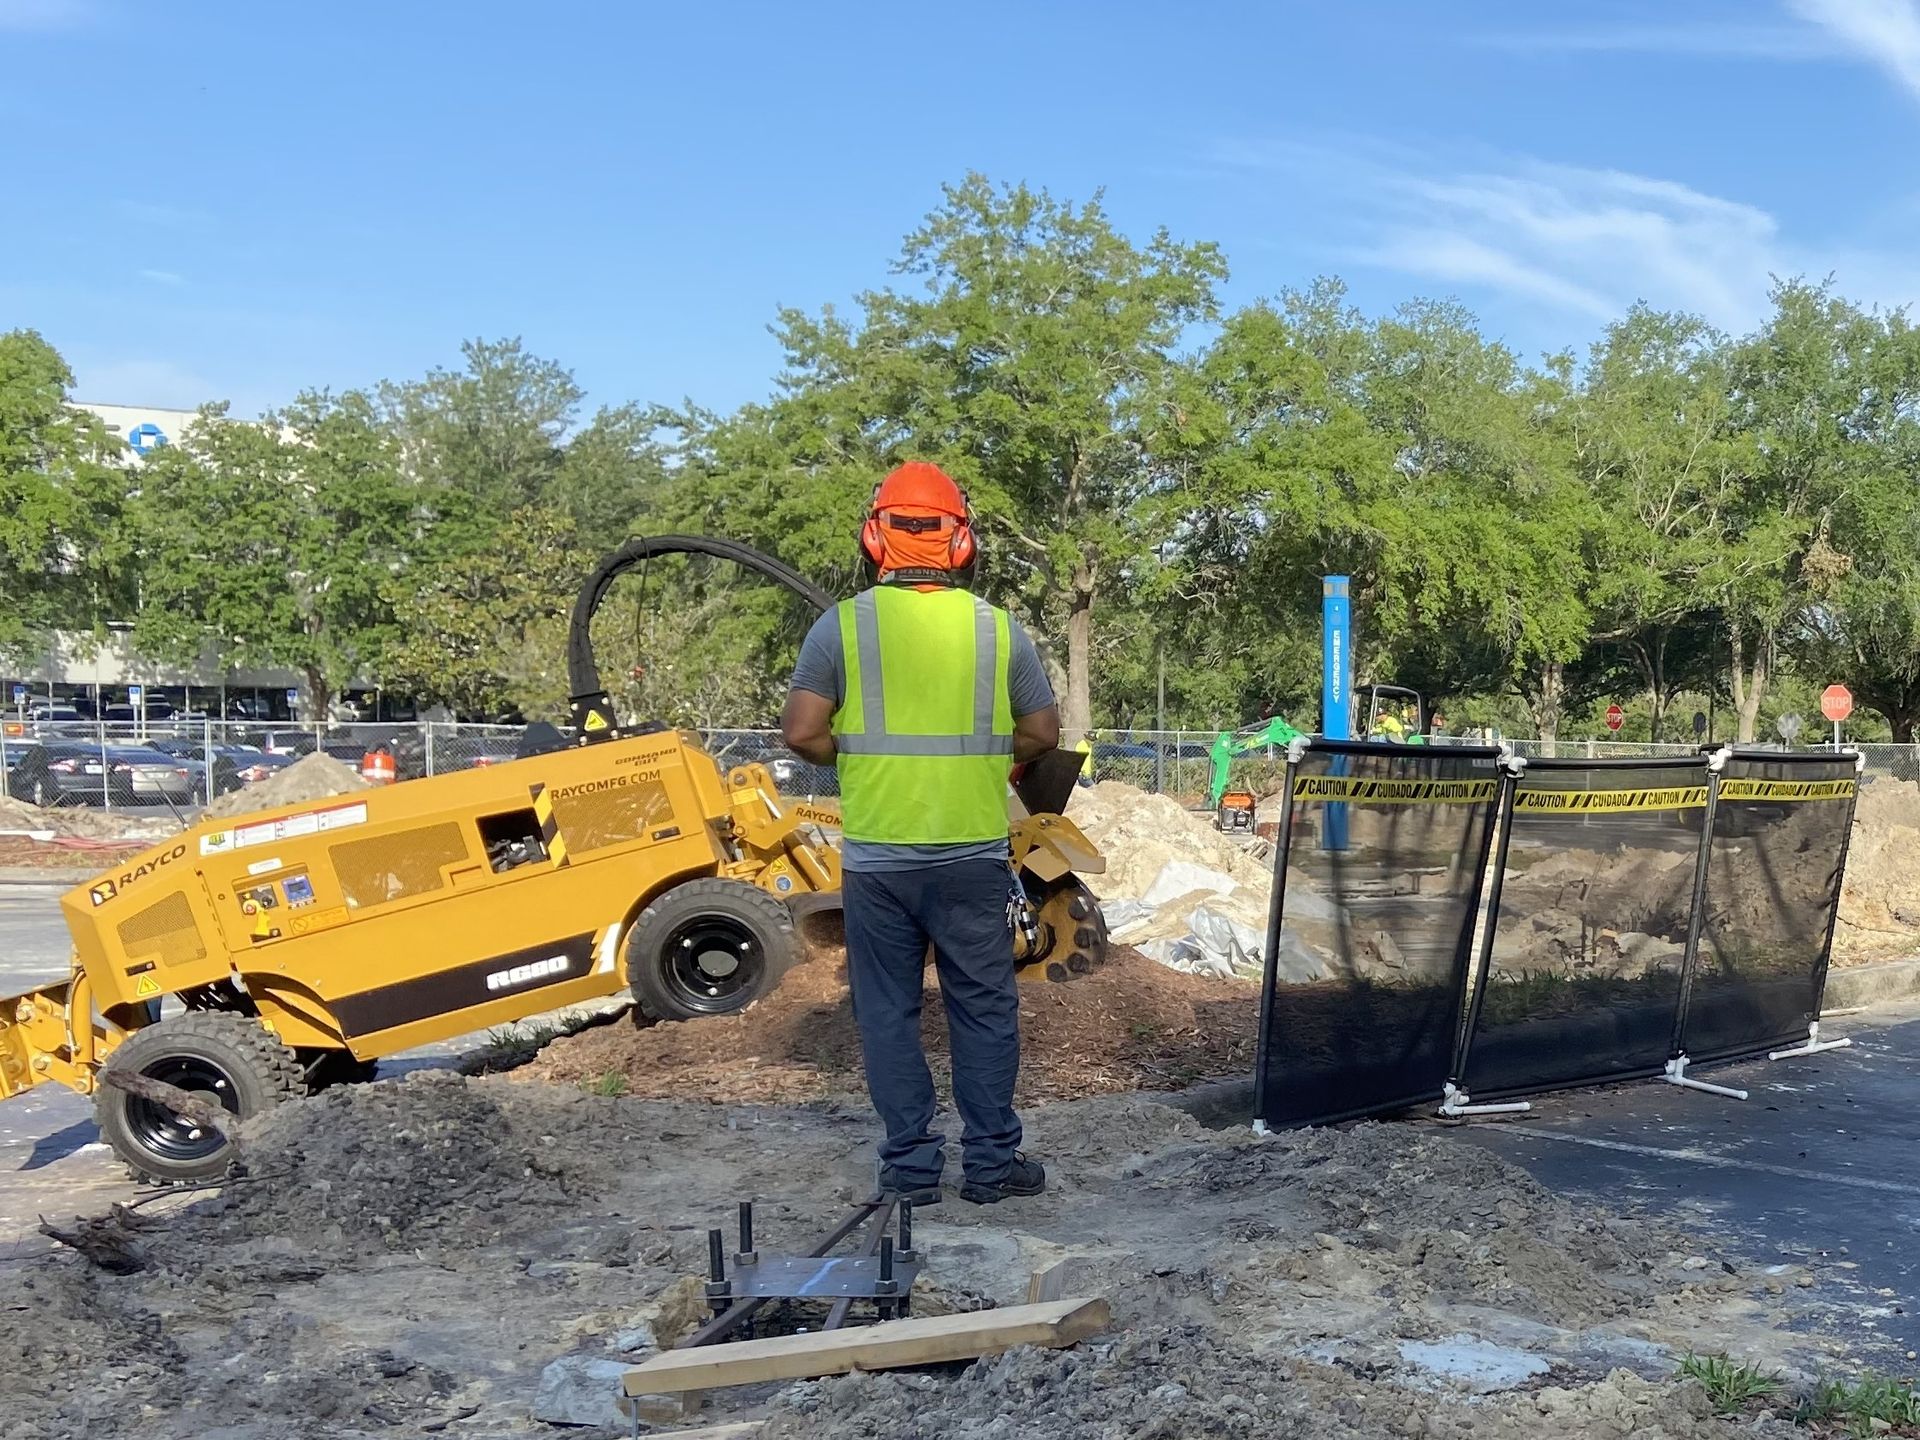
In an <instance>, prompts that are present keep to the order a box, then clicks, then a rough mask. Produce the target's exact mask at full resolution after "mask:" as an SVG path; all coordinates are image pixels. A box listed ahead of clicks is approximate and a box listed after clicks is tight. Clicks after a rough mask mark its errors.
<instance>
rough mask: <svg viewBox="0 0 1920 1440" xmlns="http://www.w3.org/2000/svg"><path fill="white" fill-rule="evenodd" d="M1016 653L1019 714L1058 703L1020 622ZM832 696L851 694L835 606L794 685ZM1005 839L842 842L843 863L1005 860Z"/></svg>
mask: <svg viewBox="0 0 1920 1440" xmlns="http://www.w3.org/2000/svg"><path fill="white" fill-rule="evenodd" d="M1007 629H1008V633H1009V635H1010V636H1011V637H1012V640H1013V653H1012V654H1011V655H1010V656H1008V657H1007V698H1008V700H1009V701H1011V702H1012V707H1013V713H1014V716H1015V718H1018V717H1019V716H1022V715H1031V714H1033V713H1034V711H1036V710H1045V709H1046V708H1047V707H1048V706H1050V705H1052V704H1053V686H1052V685H1051V684H1050V683H1049V682H1048V680H1047V672H1046V670H1045V668H1044V667H1043V666H1042V665H1041V664H1040V655H1039V652H1038V651H1036V650H1035V649H1034V648H1033V641H1032V640H1031V639H1029V638H1028V636H1027V632H1026V631H1025V630H1022V629H1021V628H1020V626H1019V624H1018V623H1017V622H1014V621H1009V622H1008V626H1007ZM792 688H794V689H795V690H805V691H807V692H809V693H810V694H814V695H819V696H822V697H824V698H825V699H828V700H831V701H832V702H833V704H834V707H835V708H836V709H837V708H839V706H840V703H841V702H842V701H843V700H845V699H846V696H847V656H846V651H845V648H844V647H843V646H842V645H841V643H840V617H839V615H838V614H836V613H835V612H834V611H832V610H829V611H828V612H827V613H826V614H824V615H822V616H821V617H820V618H819V619H818V620H816V621H815V622H814V625H813V628H812V629H811V630H809V631H808V632H807V638H806V640H805V641H803V642H802V643H801V646H800V658H799V660H798V661H797V662H796V663H795V664H794V667H793V687H792ZM1006 855H1007V842H1006V841H1005V840H978V841H968V842H966V843H964V844H959V845H889V844H886V843H884V842H880V841H874V840H842V841H841V842H840V863H841V865H842V867H843V868H845V869H848V870H861V871H867V872H869V873H872V872H876V871H882V870H919V869H922V868H924V867H925V866H928V865H952V864H954V863H956V862H957V861H961V860H981V859H988V860H993V859H1005V858H1006Z"/></svg>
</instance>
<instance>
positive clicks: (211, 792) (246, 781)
mask: <svg viewBox="0 0 1920 1440" xmlns="http://www.w3.org/2000/svg"><path fill="white" fill-rule="evenodd" d="M151 748H153V749H155V750H158V751H160V752H162V753H163V754H167V755H171V756H173V757H174V758H175V759H176V760H178V761H179V762H180V763H181V764H182V765H185V766H186V767H187V769H188V770H189V771H191V772H192V776H193V798H194V799H195V800H196V801H197V802H199V803H200V804H203V805H204V804H206V803H207V802H208V801H210V800H212V799H213V798H214V797H215V796H219V795H230V794H232V793H233V792H234V791H235V790H238V789H239V788H240V787H241V786H242V785H251V784H253V783H254V782H256V781H259V780H264V779H266V778H267V777H268V776H269V775H272V774H275V773H276V772H278V771H281V770H284V769H286V768H287V766H289V765H291V764H292V763H293V756H291V755H269V754H268V753H267V752H266V751H265V750H260V749H256V748H255V747H254V746H252V745H216V746H214V747H213V784H212V785H211V786H209V785H208V784H207V752H206V747H205V746H204V745H203V744H202V743H201V742H200V741H198V740H193V739H189V738H186V737H184V736H161V737H160V738H158V739H156V740H154V741H153V742H152V747H151Z"/></svg>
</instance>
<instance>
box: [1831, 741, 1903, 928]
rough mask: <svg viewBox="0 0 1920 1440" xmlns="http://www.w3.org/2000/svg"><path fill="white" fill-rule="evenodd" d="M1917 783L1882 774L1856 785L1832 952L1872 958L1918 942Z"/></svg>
mask: <svg viewBox="0 0 1920 1440" xmlns="http://www.w3.org/2000/svg"><path fill="white" fill-rule="evenodd" d="M1916 855H1920V785H1916V784H1915V783H1914V782H1913V781H1911V780H1895V779H1892V778H1891V777H1887V776H1882V777H1879V778H1877V779H1873V780H1869V781H1867V783H1866V784H1865V785H1863V786H1861V788H1860V800H1859V804H1858V806H1857V807H1856V809H1855V811H1854V817H1853V842H1852V845H1851V847H1850V848H1849V849H1848V851H1847V873H1846V878H1845V882H1844V885H1843V887H1842V889H1841V892H1840V923H1839V926H1838V928H1837V929H1836V930H1835V932H1834V938H1833V948H1834V953H1835V955H1836V957H1843V958H1856V959H1873V958H1878V957H1882V956H1885V955H1889V954H1906V953H1910V952H1912V951H1913V950H1914V949H1915V947H1916V946H1920V865H1916V864H1915V863H1914V857H1915V856H1916Z"/></svg>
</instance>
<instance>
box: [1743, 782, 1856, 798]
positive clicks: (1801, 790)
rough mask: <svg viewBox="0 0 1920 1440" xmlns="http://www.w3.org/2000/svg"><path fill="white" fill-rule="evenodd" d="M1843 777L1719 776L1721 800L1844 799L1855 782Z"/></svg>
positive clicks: (1850, 791)
mask: <svg viewBox="0 0 1920 1440" xmlns="http://www.w3.org/2000/svg"><path fill="white" fill-rule="evenodd" d="M1856 783H1857V782H1856V781H1854V780H1853V779H1852V778H1851V777H1849V778H1847V779H1845V780H1722V781H1721V782H1720V798H1721V799H1722V800H1847V799H1851V798H1852V796H1853V792H1854V788H1855V785H1856Z"/></svg>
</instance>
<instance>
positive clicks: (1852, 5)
mask: <svg viewBox="0 0 1920 1440" xmlns="http://www.w3.org/2000/svg"><path fill="white" fill-rule="evenodd" d="M1787 4H1788V8H1789V9H1791V10H1792V11H1793V12H1794V13H1795V14H1797V15H1799V16H1801V17H1802V18H1803V19H1805V20H1809V21H1811V22H1812V23H1814V24H1815V25H1819V26H1822V27H1824V28H1825V29H1826V31H1827V32H1828V33H1829V34H1831V35H1832V36H1833V37H1834V38H1835V39H1836V40H1837V41H1839V42H1840V44H1842V45H1843V46H1845V47H1846V49H1847V50H1849V51H1850V52H1852V53H1853V54H1856V55H1858V56H1860V57H1862V58H1863V59H1866V60H1869V61H1871V62H1872V63H1874V64H1875V65H1878V66H1879V67H1880V68H1881V69H1883V70H1885V71H1886V72H1887V73H1888V74H1889V75H1891V76H1893V78H1894V79H1895V80H1897V81H1899V82H1900V83H1901V84H1902V85H1904V86H1905V87H1906V88H1907V89H1908V90H1910V91H1912V92H1913V93H1914V94H1915V95H1920V5H1916V4H1915V3H1914V0H1787Z"/></svg>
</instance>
